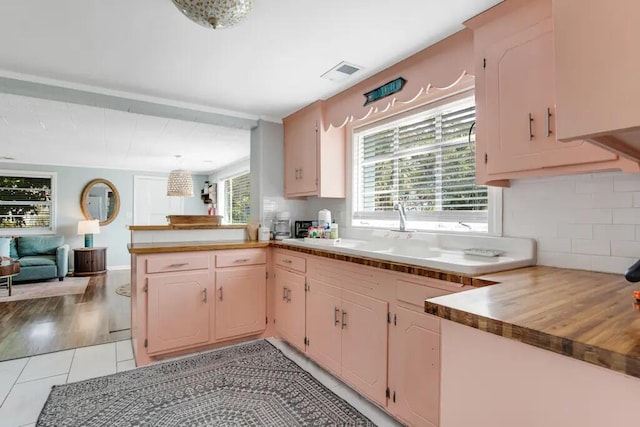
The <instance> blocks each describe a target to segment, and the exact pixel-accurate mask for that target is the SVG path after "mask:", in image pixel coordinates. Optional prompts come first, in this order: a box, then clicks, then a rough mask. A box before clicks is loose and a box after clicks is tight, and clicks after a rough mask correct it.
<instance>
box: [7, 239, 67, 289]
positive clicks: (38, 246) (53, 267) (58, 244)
mask: <svg viewBox="0 0 640 427" xmlns="http://www.w3.org/2000/svg"><path fill="white" fill-rule="evenodd" d="M9 256H10V257H11V258H15V259H17V260H18V262H20V274H18V275H17V276H15V277H14V278H13V281H14V283H15V282H24V281H32V280H46V279H53V278H56V277H57V278H58V280H61V281H62V280H64V277H65V276H66V275H67V273H68V272H69V245H67V244H65V243H64V237H63V236H57V235H56V236H20V237H14V238H12V239H11V243H10V253H9Z"/></svg>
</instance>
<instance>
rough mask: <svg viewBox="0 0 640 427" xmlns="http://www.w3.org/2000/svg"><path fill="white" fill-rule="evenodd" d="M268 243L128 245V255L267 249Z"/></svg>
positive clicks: (219, 242)
mask: <svg viewBox="0 0 640 427" xmlns="http://www.w3.org/2000/svg"><path fill="white" fill-rule="evenodd" d="M268 247H269V242H256V241H248V240H247V241H229V242H224V241H217V242H169V243H161V242H158V243H129V244H128V245H127V248H128V249H129V253H130V254H137V255H140V254H162V253H168V252H192V251H217V250H221V249H252V248H268Z"/></svg>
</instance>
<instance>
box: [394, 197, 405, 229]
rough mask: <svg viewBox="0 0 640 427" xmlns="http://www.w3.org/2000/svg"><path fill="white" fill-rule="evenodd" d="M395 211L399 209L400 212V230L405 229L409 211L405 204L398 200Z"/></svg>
mask: <svg viewBox="0 0 640 427" xmlns="http://www.w3.org/2000/svg"><path fill="white" fill-rule="evenodd" d="M393 210H394V211H398V214H400V231H405V229H406V222H407V212H406V211H405V209H404V204H403V203H402V202H398V203H397V204H395V205H394V206H393Z"/></svg>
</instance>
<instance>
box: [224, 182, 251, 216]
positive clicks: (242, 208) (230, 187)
mask: <svg viewBox="0 0 640 427" xmlns="http://www.w3.org/2000/svg"><path fill="white" fill-rule="evenodd" d="M222 184H223V186H224V193H223V194H224V219H225V222H226V223H227V224H246V223H247V222H248V221H249V213H250V204H251V202H250V195H251V174H250V173H249V172H246V173H243V174H241V175H236V176H234V177H231V178H228V179H225V180H224V181H223V182H222Z"/></svg>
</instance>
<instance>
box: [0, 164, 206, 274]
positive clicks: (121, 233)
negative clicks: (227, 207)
mask: <svg viewBox="0 0 640 427" xmlns="http://www.w3.org/2000/svg"><path fill="white" fill-rule="evenodd" d="M0 169H2V170H28V171H46V172H56V173H57V183H58V189H57V195H56V208H57V210H56V225H57V229H56V234H61V235H63V236H64V238H65V242H66V243H68V244H69V245H70V246H71V248H72V249H73V248H74V247H82V246H84V240H83V236H79V235H77V234H76V231H77V225H78V221H80V220H82V219H84V217H83V216H82V211H81V210H80V195H81V194H82V189H83V188H84V186H85V185H86V184H87V183H88V182H89V181H91V180H92V179H95V178H104V179H107V180H109V181H111V182H112V183H113V184H114V185H115V187H116V188H117V190H118V193H119V194H120V212H119V213H118V217H117V218H116V219H115V220H114V221H113V222H112V223H111V224H109V225H106V226H104V227H101V230H100V234H96V235H94V246H106V247H107V248H108V251H107V265H108V266H109V267H122V266H129V264H130V257H129V252H128V251H127V244H128V243H129V240H130V235H129V230H127V225H129V224H131V223H132V221H133V177H134V176H135V175H146V176H167V175H168V174H159V173H152V172H141V171H127V170H117V169H92V168H76V167H66V166H47V165H29V164H15V163H0ZM206 179H207V177H206V176H205V175H194V176H193V185H194V188H195V192H196V193H199V192H200V190H199V189H201V188H202V187H203V185H204V181H205V180H206ZM184 209H185V214H194V215H195V214H206V206H205V205H204V204H203V203H202V201H201V200H200V197H199V195H196V196H194V197H191V198H187V199H185V203H184ZM70 262H71V264H70V265H72V264H73V256H72V255H71V259H70Z"/></svg>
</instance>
